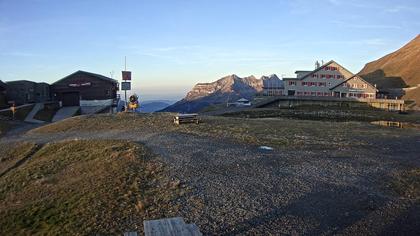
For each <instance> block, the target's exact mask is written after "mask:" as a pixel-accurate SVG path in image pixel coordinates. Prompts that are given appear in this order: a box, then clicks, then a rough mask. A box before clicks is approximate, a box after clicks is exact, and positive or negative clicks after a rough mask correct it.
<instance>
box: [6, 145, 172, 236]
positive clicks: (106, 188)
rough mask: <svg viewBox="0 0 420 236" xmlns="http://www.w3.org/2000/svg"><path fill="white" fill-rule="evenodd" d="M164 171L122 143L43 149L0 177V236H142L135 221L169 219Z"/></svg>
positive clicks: (144, 153)
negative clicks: (125, 235)
mask: <svg viewBox="0 0 420 236" xmlns="http://www.w3.org/2000/svg"><path fill="white" fill-rule="evenodd" d="M168 186H171V182H170V181H169V180H168V179H167V177H166V176H165V174H164V166H162V164H161V163H159V162H157V161H156V160H155V158H153V154H151V153H150V152H149V151H148V150H147V149H145V147H143V146H141V145H138V144H133V143H129V142H124V141H112V140H107V141H105V140H104V141H93V140H91V141H90V140H89V141H88V140H83V141H82V140H80V141H66V142H60V143H52V144H47V145H45V146H44V147H43V148H41V149H40V150H39V151H38V152H36V153H35V154H34V155H33V157H32V158H31V159H29V160H28V161H27V162H25V164H24V165H22V166H20V167H19V168H16V169H14V170H13V171H10V172H9V173H7V174H6V175H4V176H3V177H1V178H0V215H1V217H0V225H1V229H0V231H1V234H2V235H15V234H24V235H32V234H51V235H58V234H68V235H96V234H121V233H122V232H124V231H131V230H136V231H139V232H140V233H142V229H143V220H145V219H151V218H161V217H169V216H170V214H169V213H168V212H171V210H172V212H173V209H174V208H175V206H174V205H171V204H170V203H169V202H170V201H171V200H172V199H173V198H174V197H175V195H176V193H177V191H180V190H179V189H174V188H170V187H168Z"/></svg>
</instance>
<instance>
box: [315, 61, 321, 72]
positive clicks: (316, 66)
mask: <svg viewBox="0 0 420 236" xmlns="http://www.w3.org/2000/svg"><path fill="white" fill-rule="evenodd" d="M319 67H320V65H319V61H318V60H316V62H315V70H316V69H318V68H319Z"/></svg>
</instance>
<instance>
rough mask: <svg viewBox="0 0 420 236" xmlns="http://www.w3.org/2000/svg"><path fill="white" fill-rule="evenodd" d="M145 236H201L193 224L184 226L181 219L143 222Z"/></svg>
mask: <svg viewBox="0 0 420 236" xmlns="http://www.w3.org/2000/svg"><path fill="white" fill-rule="evenodd" d="M143 225H144V235H145V236H202V235H203V234H202V233H201V232H200V230H199V228H198V227H197V226H196V225H195V224H185V222H184V219H182V217H174V218H166V219H160V220H146V221H144V222H143Z"/></svg>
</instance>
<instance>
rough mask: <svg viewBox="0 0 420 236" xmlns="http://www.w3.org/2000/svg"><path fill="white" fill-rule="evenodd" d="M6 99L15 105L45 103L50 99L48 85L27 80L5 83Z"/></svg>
mask: <svg viewBox="0 0 420 236" xmlns="http://www.w3.org/2000/svg"><path fill="white" fill-rule="evenodd" d="M6 84H7V89H6V97H7V100H8V101H10V102H14V103H15V104H16V105H22V104H27V103H35V102H46V101H49V100H50V99H51V96H50V85H49V84H47V83H44V82H41V83H37V82H33V81H29V80H16V81H7V82H6Z"/></svg>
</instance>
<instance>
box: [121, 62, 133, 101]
mask: <svg viewBox="0 0 420 236" xmlns="http://www.w3.org/2000/svg"><path fill="white" fill-rule="evenodd" d="M122 79H123V81H124V82H122V83H121V90H124V94H125V100H124V101H125V107H127V106H128V101H127V90H131V71H127V57H124V70H123V71H122ZM127 81H128V82H127Z"/></svg>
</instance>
